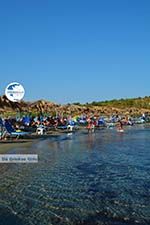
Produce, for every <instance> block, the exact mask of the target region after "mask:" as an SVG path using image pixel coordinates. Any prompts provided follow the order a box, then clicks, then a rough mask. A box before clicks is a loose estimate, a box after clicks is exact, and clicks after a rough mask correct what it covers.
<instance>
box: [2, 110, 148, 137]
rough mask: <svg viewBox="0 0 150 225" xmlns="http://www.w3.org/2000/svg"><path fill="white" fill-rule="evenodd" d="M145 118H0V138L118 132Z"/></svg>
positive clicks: (87, 116) (92, 116)
mask: <svg viewBox="0 0 150 225" xmlns="http://www.w3.org/2000/svg"><path fill="white" fill-rule="evenodd" d="M146 119H147V117H146V116H145V115H144V114H143V115H142V116H141V117H140V118H137V119H136V120H135V118H131V117H129V116H119V115H112V116H111V117H106V116H94V115H86V114H85V115H78V116H74V117H72V116H70V115H69V116H43V115H39V116H29V115H24V116H22V117H21V116H20V117H15V118H14V117H10V118H2V117H1V118H0V138H1V139H4V138H8V137H17V138H18V137H24V136H27V135H29V134H30V136H31V135H33V134H36V135H44V134H48V133H49V132H50V131H52V130H53V131H54V130H55V131H56V130H57V131H60V130H61V131H62V130H63V131H67V132H72V131H73V130H77V129H80V128H84V129H87V131H88V132H94V131H95V129H96V128H101V127H107V128H113V127H116V129H117V130H118V131H124V128H123V127H124V126H132V125H134V124H135V123H138V121H140V122H141V123H144V122H146Z"/></svg>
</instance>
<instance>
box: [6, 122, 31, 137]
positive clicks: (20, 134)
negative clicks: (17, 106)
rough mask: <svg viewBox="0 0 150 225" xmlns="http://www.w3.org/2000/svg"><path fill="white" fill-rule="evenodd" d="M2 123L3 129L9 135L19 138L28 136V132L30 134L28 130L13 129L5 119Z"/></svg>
mask: <svg viewBox="0 0 150 225" xmlns="http://www.w3.org/2000/svg"><path fill="white" fill-rule="evenodd" d="M4 125H5V129H6V131H7V133H8V134H9V136H10V137H16V138H19V137H24V136H28V135H29V134H31V133H30V132H23V131H17V130H15V129H14V128H13V127H12V125H11V123H10V122H9V121H8V120H6V121H5V124H4Z"/></svg>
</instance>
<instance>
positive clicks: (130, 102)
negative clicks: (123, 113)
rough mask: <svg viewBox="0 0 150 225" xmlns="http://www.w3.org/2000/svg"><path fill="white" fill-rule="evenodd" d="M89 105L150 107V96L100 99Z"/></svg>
mask: <svg viewBox="0 0 150 225" xmlns="http://www.w3.org/2000/svg"><path fill="white" fill-rule="evenodd" d="M88 105H90V106H111V107H117V108H125V107H135V108H145V109H150V96H146V97H144V98H141V97H139V98H128V99H119V100H117V99H113V100H110V101H100V102H95V101H94V102H92V103H89V104H88Z"/></svg>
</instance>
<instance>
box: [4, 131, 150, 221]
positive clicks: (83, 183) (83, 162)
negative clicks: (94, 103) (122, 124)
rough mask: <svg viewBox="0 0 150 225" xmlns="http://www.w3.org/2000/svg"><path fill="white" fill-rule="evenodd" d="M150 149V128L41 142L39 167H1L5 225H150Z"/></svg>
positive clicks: (82, 134) (37, 148)
mask: <svg viewBox="0 0 150 225" xmlns="http://www.w3.org/2000/svg"><path fill="white" fill-rule="evenodd" d="M149 149H150V129H149V128H146V129H139V128H137V129H136V128H134V129H133V128H132V129H128V130H126V132H125V133H117V132H115V131H114V130H103V131H97V132H96V133H93V134H84V133H78V134H73V135H69V136H68V135H64V136H60V137H58V138H57V139H56V138H53V139H51V140H43V141H40V142H39V143H38V144H36V145H35V146H33V147H32V149H28V152H30V151H31V152H32V153H37V154H38V155H39V163H38V164H24V165H23V164H21V165H20V164H11V165H2V164H1V165H0V168H1V174H0V181H1V182H0V224H1V225H8V224H13V225H14V224H16V225H17V224H20V225H22V224H29V225H30V224H34V225H35V224H39V225H49V224H63V225H66V224H72V225H74V224H75V225H76V224H77V225H78V224H85V225H88V224H91V225H94V224H102V225H104V224H105V225H107V224H113V225H116V224H117V225H121V224H128V225H130V224H132V225H134V224H150V164H149V162H150V151H149ZM17 151H18V150H17ZM22 151H23V150H20V152H22ZM11 221H13V223H12V222H11Z"/></svg>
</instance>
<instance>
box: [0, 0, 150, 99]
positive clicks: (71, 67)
mask: <svg viewBox="0 0 150 225" xmlns="http://www.w3.org/2000/svg"><path fill="white" fill-rule="evenodd" d="M149 12H150V1H149V0H143V1H142V0H122V1H120V0H113V1H112V0H105V1H103V0H71V1H70V0H55V1H52V0H26V1H20V0H13V1H12V0H5V1H0V95H2V94H4V90H5V87H6V86H7V85H8V84H9V83H11V82H14V81H16V82H20V83H21V84H22V85H23V86H24V88H25V91H26V94H25V98H24V99H25V100H31V101H32V100H37V99H46V100H50V101H54V102H57V103H71V102H81V103H86V102H92V101H101V100H109V99H120V98H132V97H139V96H141V97H142V96H149V95H150V88H149V87H150V13H149Z"/></svg>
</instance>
